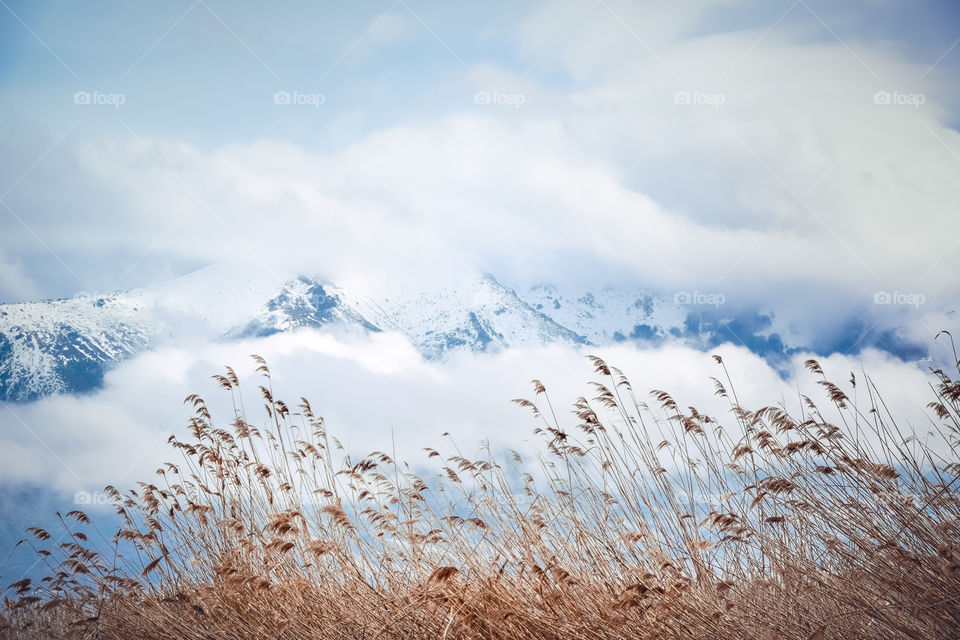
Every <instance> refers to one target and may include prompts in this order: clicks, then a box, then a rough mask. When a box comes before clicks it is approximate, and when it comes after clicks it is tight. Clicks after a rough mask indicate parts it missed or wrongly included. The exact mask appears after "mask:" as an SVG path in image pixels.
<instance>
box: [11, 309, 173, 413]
mask: <svg viewBox="0 0 960 640" xmlns="http://www.w3.org/2000/svg"><path fill="white" fill-rule="evenodd" d="M168 330H169V328H168V327H167V326H166V325H164V324H163V323H162V322H159V321H158V320H156V319H155V318H153V317H152V316H151V315H150V314H149V313H146V312H144V310H143V308H142V307H141V306H140V305H139V304H138V303H137V302H136V301H135V300H131V299H129V298H125V297H123V296H103V297H87V296H84V297H79V298H71V299H68V300H52V301H46V302H29V303H22V304H6V305H0V399H2V400H4V401H7V400H32V399H35V398H38V397H40V396H43V395H47V394H50V393H58V392H73V391H87V390H89V389H93V388H96V387H97V386H99V385H100V383H101V381H102V379H103V373H104V370H105V367H106V366H107V365H108V364H109V363H111V362H115V361H118V360H122V359H124V358H127V357H130V356H132V355H134V354H136V353H139V352H140V351H143V350H144V349H146V348H148V347H149V346H150V344H151V343H152V341H153V340H154V339H155V338H157V337H159V336H161V335H163V334H165V333H166V332H168Z"/></svg>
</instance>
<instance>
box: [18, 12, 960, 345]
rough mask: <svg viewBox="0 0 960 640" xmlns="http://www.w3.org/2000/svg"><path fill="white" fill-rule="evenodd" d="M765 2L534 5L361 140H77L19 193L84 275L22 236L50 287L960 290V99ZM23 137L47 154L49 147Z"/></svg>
mask: <svg viewBox="0 0 960 640" xmlns="http://www.w3.org/2000/svg"><path fill="white" fill-rule="evenodd" d="M750 8H753V9H756V5H754V4H751V3H739V2H731V3H729V4H728V5H726V6H725V8H722V9H718V8H716V7H713V6H711V7H708V5H707V3H702V4H701V3H698V4H689V5H688V4H685V5H684V6H683V7H681V8H676V7H673V8H662V7H661V8H656V7H649V6H642V7H640V6H637V5H634V4H631V3H619V2H609V3H602V4H600V5H591V4H590V3H578V2H568V3H563V4H561V5H557V6H554V5H552V4H551V5H550V6H549V7H546V6H543V7H540V8H535V9H533V10H531V11H530V12H529V14H528V15H527V17H526V19H524V20H521V21H519V22H518V23H517V25H516V26H515V30H516V31H515V40H514V42H513V43H512V44H513V46H514V47H515V49H514V50H513V51H506V52H503V54H504V55H503V56H502V57H506V58H507V59H509V61H510V62H509V63H508V62H507V61H506V60H497V58H496V56H492V55H491V54H490V53H489V52H485V53H483V54H481V53H478V52H474V57H469V56H468V58H467V59H466V60H464V65H465V68H464V67H457V71H456V72H455V73H448V74H446V75H444V76H442V77H440V78H438V79H436V80H433V81H432V82H429V83H427V84H428V86H426V88H425V92H426V93H425V95H424V96H423V100H424V102H425V103H429V104H430V111H429V112H428V113H424V112H419V113H418V112H417V111H415V110H413V111H411V110H410V109H409V107H410V105H409V104H407V103H404V104H405V105H406V107H404V109H406V110H401V111H399V112H398V113H397V114H395V117H393V118H392V119H390V120H389V121H380V122H372V123H368V124H369V126H367V127H365V130H366V132H365V133H363V134H359V135H347V134H344V133H342V132H341V131H340V130H339V129H338V123H341V122H343V121H344V120H343V119H344V118H347V119H349V118H350V117H351V116H350V115H349V114H346V113H344V112H343V111H342V107H340V109H341V111H337V108H338V107H337V106H336V105H335V104H325V105H324V109H323V110H315V109H312V108H310V109H305V110H295V109H289V108H286V107H284V106H283V105H280V106H277V105H274V107H276V108H275V109H274V110H273V111H272V112H271V114H270V117H271V118H272V119H273V120H274V122H275V123H277V122H284V121H286V120H287V119H289V118H293V117H294V116H293V115H292V114H294V113H295V114H296V118H295V119H297V120H298V121H301V120H303V119H304V118H305V119H306V120H305V121H306V122H309V126H310V128H311V130H316V131H323V132H326V133H325V135H327V134H328V135H327V142H328V144H326V145H316V144H312V143H307V142H303V141H300V140H293V139H290V138H287V139H284V137H283V136H280V135H274V133H270V131H273V130H272V129H268V133H267V134H266V135H265V136H264V137H263V138H262V139H259V140H256V141H254V140H253V139H252V138H251V139H250V140H248V141H247V142H236V141H234V142H220V143H216V144H201V143H199V142H197V141H195V140H191V139H190V137H189V136H184V137H182V138H179V137H171V136H164V135H155V136H152V135H148V134H147V133H144V132H138V133H135V134H134V133H131V132H132V131H133V129H131V128H130V127H126V128H123V127H121V128H119V129H118V131H119V133H118V134H115V135H112V136H106V135H102V134H101V133H100V132H98V134H97V135H96V136H87V137H84V136H79V135H78V136H72V137H70V138H69V139H68V140H66V141H64V142H63V143H61V144H60V145H57V146H55V148H53V149H52V150H51V151H50V153H49V154H48V155H47V156H46V157H45V158H44V160H43V162H41V163H40V164H39V165H37V166H36V167H35V168H34V169H33V170H32V171H31V172H30V173H29V174H28V175H27V176H26V177H25V178H24V179H23V181H22V183H19V184H18V185H17V186H16V189H15V190H14V191H13V192H12V194H11V195H10V197H9V198H8V200H9V201H10V204H11V206H12V207H13V208H14V209H15V210H17V211H19V212H21V215H22V216H23V217H24V219H25V220H26V221H27V223H28V224H29V226H30V228H31V229H33V230H34V231H35V232H36V234H37V236H39V237H40V238H42V239H43V241H44V242H45V243H46V244H47V245H48V246H50V247H51V248H52V250H53V251H54V252H55V253H56V254H57V255H58V256H60V257H61V258H62V259H63V260H64V262H65V263H66V264H68V265H70V267H71V268H72V271H73V272H75V273H77V274H79V275H80V280H81V282H76V281H75V280H74V278H73V277H72V276H71V275H70V274H67V273H61V274H60V275H59V276H57V277H54V276H53V275H52V274H54V273H55V272H58V270H60V271H62V269H60V265H59V263H53V264H47V263H50V262H51V261H50V259H49V254H48V253H47V251H46V250H45V249H44V248H43V247H42V246H40V245H39V244H38V243H37V241H36V239H35V238H34V237H33V236H32V235H31V234H29V233H28V232H27V231H26V230H25V229H22V228H19V227H17V226H16V225H13V224H12V221H10V220H8V221H7V222H4V223H3V224H4V225H7V224H10V226H9V231H10V233H9V234H8V235H6V236H5V237H6V241H5V245H4V246H3V249H4V251H5V252H6V253H7V254H8V255H9V256H11V257H12V259H14V260H15V261H17V262H19V263H21V264H23V265H24V267H23V268H24V270H25V271H26V272H27V273H29V274H30V276H31V279H33V280H34V281H36V282H37V283H38V284H37V287H38V289H39V290H40V291H42V292H44V294H45V295H52V294H53V295H63V294H65V293H69V292H71V291H75V290H77V289H84V290H110V289H115V288H124V287H128V286H133V285H136V284H143V283H147V282H150V281H151V280H154V281H155V280H158V279H161V278H162V277H166V276H168V275H172V274H174V273H176V272H178V271H180V272H183V271H186V270H188V269H190V268H192V267H196V266H200V265H202V264H204V263H208V262H211V261H215V260H223V259H227V260H235V261H243V262H247V263H252V264H256V265H258V266H259V267H260V268H262V269H263V270H265V271H268V272H275V273H276V274H277V275H278V277H287V276H289V275H291V274H292V273H295V272H297V271H302V272H311V273H318V272H319V273H323V274H325V275H327V276H328V277H330V278H331V279H333V280H338V279H344V278H359V277H362V278H368V279H380V280H384V279H391V278H392V279H394V280H397V281H404V280H405V281H407V282H417V281H422V280H424V279H426V278H430V277H436V276H437V274H444V275H445V276H446V277H452V278H457V277H464V276H465V275H466V274H470V275H471V276H472V274H473V273H475V272H477V271H491V272H494V273H495V274H497V275H498V277H500V278H501V279H502V280H504V281H505V282H507V283H509V284H516V285H518V286H519V285H523V284H528V283H533V282H538V281H548V282H553V283H556V284H560V285H565V284H566V285H571V286H598V285H603V284H623V283H627V284H631V285H637V286H644V287H648V288H651V289H657V290H662V291H667V292H669V291H674V290H680V289H682V290H694V289H696V290H709V291H716V292H721V293H723V294H724V295H725V297H726V299H727V300H728V302H729V303H730V305H731V307H733V306H750V305H759V306H762V307H765V308H769V309H774V310H776V312H777V313H778V314H780V316H781V318H782V319H783V320H784V321H785V322H786V323H787V324H790V325H794V326H795V327H797V328H798V332H800V333H802V332H806V333H808V334H811V335H812V334H815V333H817V332H819V331H821V330H824V329H830V328H831V327H828V326H827V325H830V324H831V323H833V324H837V323H842V322H845V321H846V319H847V318H849V317H850V316H861V317H862V316H868V315H873V314H876V313H877V312H878V309H876V308H875V306H874V305H873V295H874V294H875V293H876V292H878V291H895V290H896V291H902V292H908V293H919V294H922V295H924V297H925V299H926V300H927V306H926V310H928V311H930V310H934V309H936V313H942V312H943V311H944V310H945V309H949V308H951V307H952V306H954V305H955V303H956V297H957V293H958V292H957V288H956V284H955V282H954V281H953V279H952V277H951V276H952V274H953V273H954V272H955V271H956V268H957V267H958V266H960V264H958V261H960V250H957V247H956V244H955V239H956V237H957V236H958V235H960V219H958V218H957V217H956V216H955V215H953V203H954V202H955V200H956V195H957V193H958V192H960V174H958V173H957V172H956V171H955V170H953V167H954V166H955V163H956V162H957V159H956V157H955V153H954V152H953V151H952V150H954V149H960V134H958V133H957V132H956V131H955V130H954V129H952V128H951V127H950V126H948V124H947V123H948V122H949V121H950V118H951V114H952V113H954V112H955V106H956V98H957V96H956V92H955V90H953V89H952V88H951V85H950V84H949V83H948V82H945V77H944V75H943V73H942V72H941V70H940V69H939V68H937V67H934V68H932V69H930V70H929V72H928V65H927V64H920V63H917V62H913V61H910V60H909V59H908V58H907V57H906V56H905V55H904V54H903V52H902V51H900V50H898V49H895V48H893V47H892V46H890V45H889V43H886V42H882V41H878V40H875V39H874V40H871V39H868V38H865V37H863V38H855V37H850V36H848V34H846V33H844V36H845V39H844V41H843V42H839V41H837V40H836V39H835V38H834V37H833V36H831V34H830V32H829V31H828V30H827V29H825V28H824V27H823V25H822V24H820V23H819V21H818V20H817V15H813V14H811V13H810V11H809V10H807V9H805V8H804V7H803V6H799V5H798V6H796V7H794V8H793V9H791V11H789V12H788V13H787V14H785V15H784V16H783V20H782V21H781V22H778V23H777V25H776V28H774V29H771V30H769V31H767V29H766V28H767V27H768V26H769V23H772V22H773V21H774V18H776V17H777V16H771V17H770V21H769V23H768V22H766V21H765V14H764V16H760V14H756V15H757V16H760V17H755V18H754V19H751V20H745V19H741V20H740V21H739V22H738V20H737V19H736V16H740V15H748V14H750V15H753V14H751V13H750V12H749V11H747V10H748V9H750ZM588 9H589V10H588ZM711 12H719V13H718V15H719V14H722V15H724V16H727V17H728V19H727V20H725V21H721V22H711V21H708V20H706V17H708V16H709V15H713V13H711ZM724 12H729V13H724ZM738 12H743V13H738ZM761 13H762V12H761ZM818 15H819V14H818ZM730 16H733V17H730ZM374 17H376V16H374ZM826 17H827V18H829V17H830V16H829V15H827V16H826ZM361 22H362V24H365V25H366V26H367V27H370V26H371V25H373V27H375V28H374V29H373V30H371V32H370V33H369V34H368V37H369V38H370V39H371V40H370V42H369V43H367V42H366V39H365V40H364V43H366V45H369V47H372V48H373V52H368V53H367V54H365V55H373V53H375V52H377V51H381V52H386V51H389V49H390V46H392V45H390V43H391V42H393V41H394V39H396V38H401V37H402V38H405V39H408V38H414V37H415V36H414V34H415V33H419V30H420V29H421V27H422V25H420V24H419V22H417V21H416V20H415V18H414V17H412V16H411V15H408V13H407V12H400V13H396V14H394V13H390V14H388V15H386V16H383V17H382V19H380V20H379V21H376V22H374V20H373V18H371V19H370V20H367V21H366V22H363V21H361ZM740 22H743V23H744V24H743V25H741V24H740ZM358 24H359V23H358ZM714 24H717V25H719V26H711V25H714ZM358 28H359V27H358ZM381 31H382V33H381ZM441 31H442V30H441ZM362 32H363V29H361V33H362ZM378 34H379V35H378ZM381 36H383V37H382V38H381ZM559 36H562V37H559ZM420 37H423V38H429V39H430V42H431V43H432V44H433V45H436V46H440V45H439V43H437V42H436V40H435V38H433V36H430V34H429V32H424V33H421V34H420ZM438 37H441V39H443V38H442V35H440V34H438ZM275 44H276V43H275ZM458 48H459V47H458ZM471 51H472V50H471ZM383 55H386V54H385V53H383ZM377 60H378V59H371V60H370V61H369V64H373V65H375V64H377ZM359 80H361V79H358V83H359V84H362V82H359ZM423 80H424V78H420V79H419V80H418V82H419V81H423ZM418 86H420V85H418ZM275 88H276V87H273V85H271V92H270V93H269V94H268V93H265V94H264V95H265V99H266V97H269V95H272V91H273V90H274V89H275ZM478 95H479V96H480V97H479V98H478V97H477V96H478ZM878 95H879V96H880V97H879V98H878V97H877V96H878ZM887 97H889V101H887V100H886V99H887ZM918 97H922V103H919V104H918V103H917V102H918V100H919V98H918ZM370 100H372V101H374V102H376V103H377V104H379V103H381V102H384V103H386V102H389V101H390V100H391V97H390V96H389V95H386V94H378V95H371V96H370ZM487 100H489V102H487ZM288 106H289V105H287V107H288ZM239 108H243V105H242V104H241V105H239ZM124 122H126V120H124ZM348 128H349V127H348ZM350 130H351V131H354V130H353V129H350ZM250 143H252V144H250ZM7 144H8V145H9V147H10V150H11V151H12V152H15V154H14V155H17V156H18V157H19V156H23V157H25V158H30V157H33V156H31V154H30V153H28V150H29V149H32V148H36V150H37V153H36V154H33V155H39V153H40V151H41V150H43V149H45V148H48V147H49V146H50V140H35V139H31V141H30V143H29V144H26V143H21V142H20V141H17V140H14V139H11V140H8V141H7ZM19 170H22V167H20V166H19V165H17V166H11V167H10V168H9V173H10V175H11V176H15V175H16V172H17V171H19ZM53 183H56V184H57V185H58V188H57V189H54V190H51V189H49V187H48V185H49V184H53ZM11 281H13V282H16V280H11ZM71 287H72V289H71ZM17 290H18V291H20V293H19V294H18V295H21V296H22V295H25V293H24V292H25V291H28V289H23V287H22V286H19V287H18V289H17ZM51 292H52V293H51ZM810 300H815V301H817V304H816V305H815V306H816V307H817V308H818V309H823V308H829V309H830V311H831V312H830V313H821V312H820V311H811V305H810V304H809V301H810ZM879 311H886V310H879ZM931 312H932V311H931ZM915 315H916V314H915ZM924 322H926V323H927V324H928V325H931V321H928V320H924ZM908 323H912V325H913V326H914V328H912V329H911V331H914V330H916V329H915V327H916V326H917V325H919V323H918V322H917V320H916V318H908ZM931 326H933V325H931ZM935 328H940V327H939V326H936V327H935ZM832 329H834V330H835V329H836V327H832ZM923 333H925V334H929V333H930V331H928V330H927V329H926V328H924V329H923Z"/></svg>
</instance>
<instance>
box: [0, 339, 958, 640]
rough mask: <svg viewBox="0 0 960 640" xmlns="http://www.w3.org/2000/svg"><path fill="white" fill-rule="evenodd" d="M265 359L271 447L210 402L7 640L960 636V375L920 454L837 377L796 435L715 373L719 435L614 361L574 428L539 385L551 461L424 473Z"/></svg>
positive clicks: (229, 372)
mask: <svg viewBox="0 0 960 640" xmlns="http://www.w3.org/2000/svg"><path fill="white" fill-rule="evenodd" d="M254 358H255V359H256V361H257V365H258V367H257V371H258V372H259V374H260V375H261V376H262V377H263V380H262V385H261V386H259V395H260V397H261V398H262V400H263V403H264V412H265V419H264V420H263V421H262V422H261V424H259V425H258V426H254V425H253V424H251V423H250V422H248V420H247V418H246V416H247V412H246V411H245V410H244V406H243V399H244V398H243V395H242V394H241V385H240V381H239V380H238V378H237V375H236V374H235V372H234V371H233V369H231V368H229V367H228V368H227V369H226V372H225V374H224V375H218V376H214V378H215V379H216V381H217V382H218V384H219V386H220V387H221V388H222V389H223V390H224V391H225V392H226V393H229V394H230V396H231V397H232V399H233V407H234V414H233V419H232V422H231V423H230V424H222V425H218V424H215V422H214V420H213V419H212V417H211V412H210V410H209V409H208V406H207V404H206V403H205V402H204V400H203V399H202V398H201V397H199V396H196V395H191V396H189V397H188V398H187V402H188V403H189V404H191V405H192V407H193V408H194V409H195V416H194V417H193V418H192V419H191V420H190V435H191V438H190V440H189V442H183V441H180V440H177V439H175V438H173V437H171V444H172V446H173V447H174V449H175V451H176V453H177V455H178V456H179V458H178V460H176V461H175V462H170V463H167V464H165V465H164V466H163V467H161V468H160V469H158V470H157V477H156V478H155V479H154V480H153V481H150V482H141V483H138V484H137V487H136V488H135V489H134V490H130V491H127V492H126V493H121V492H120V491H118V490H117V489H115V488H113V487H107V489H106V491H107V493H108V495H109V496H110V497H111V500H112V502H113V506H114V507H115V508H116V511H117V513H118V514H119V516H120V518H121V519H122V521H123V523H124V524H123V526H122V528H120V529H119V530H118V531H116V532H115V533H114V534H113V535H111V536H105V535H101V533H100V531H99V529H98V527H97V526H96V522H95V521H91V519H90V518H89V517H88V515H87V514H86V513H84V512H82V511H72V512H70V513H68V514H66V515H65V516H64V517H63V518H61V521H62V523H63V528H64V531H63V534H64V535H65V541H64V542H62V543H57V541H56V538H57V537H58V533H57V532H53V533H51V532H49V531H46V530H43V529H39V528H33V529H30V530H29V534H30V535H29V539H28V541H27V543H26V544H29V545H30V546H31V547H32V548H33V549H34V550H35V551H36V553H37V554H39V557H40V559H41V560H42V562H43V563H44V565H45V566H46V567H48V569H49V576H48V577H46V578H44V579H43V580H42V581H40V582H39V583H34V582H31V581H30V580H29V579H24V580H20V581H18V582H16V583H14V584H12V585H10V588H9V589H8V591H7V597H6V598H5V603H4V604H5V606H4V607H3V610H2V614H0V625H2V630H0V636H2V637H4V638H27V639H39V638H51V637H54V638H111V639H132V638H141V639H145V640H154V639H156V640H160V639H164V640H166V639H169V638H177V639H184V640H194V639H195V640H209V639H216V640H220V639H224V640H227V639H230V640H234V639H235V640H240V639H253V638H257V639H260V638H271V639H289V640H294V639H304V640H306V639H324V638H330V639H333V638H337V639H340V638H377V639H392V638H396V639H401V638H403V639H409V638H414V639H420V638H423V639H431V640H434V639H437V638H449V639H454V638H457V639H468V638H471V639H472V638H478V639H492V638H498V639H499V638H505V639H512V638H516V639H527V638H543V639H548V638H549V639H559V638H588V639H593V638H595V639H598V640H599V639H604V640H607V639H610V640H613V639H620V638H623V639H627V638H631V639H632V638H651V639H652V638H666V639H672V638H683V639H685V640H689V639H691V638H731V639H733V638H736V639H741V638H763V639H771V640H772V639H775V638H776V639H779V638H812V639H824V638H918V639H919V638H948V637H960V496H958V491H957V487H958V476H960V460H958V456H957V451H958V448H957V444H958V436H960V381H956V380H954V379H952V377H951V375H950V374H948V373H945V372H943V371H939V370H938V371H934V372H933V373H932V376H933V377H932V380H931V382H932V385H931V387H932V393H933V398H932V401H931V402H930V404H929V405H928V407H929V409H930V424H929V425H927V427H929V431H931V432H932V435H927V436H924V439H919V438H918V437H916V436H915V435H914V434H913V429H912V428H910V429H908V428H907V427H906V425H901V424H897V422H896V420H895V417H894V416H893V415H891V413H890V412H889V411H887V409H886V406H885V405H884V403H883V401H882V399H881V397H880V395H879V394H878V393H877V390H876V388H875V387H874V385H873V384H872V382H871V381H870V380H869V379H865V380H858V379H857V378H856V377H854V376H852V375H851V379H850V381H849V384H848V385H846V386H845V388H846V389H847V391H844V389H843V388H841V386H840V385H837V384H835V383H833V382H831V381H829V380H827V378H826V377H825V376H824V373H823V370H822V369H821V367H820V365H819V364H818V363H817V362H816V361H814V360H810V361H808V362H807V369H808V370H809V374H810V375H812V376H815V377H816V379H817V381H818V382H819V384H820V385H822V386H823V387H824V388H825V390H826V392H827V396H828V397H829V406H828V408H827V409H828V410H826V409H825V410H824V411H823V412H821V409H820V408H818V407H817V405H816V404H815V403H814V402H813V401H812V400H810V399H809V398H803V403H802V408H801V409H800V410H799V411H798V412H795V413H794V414H791V413H790V412H788V411H787V409H785V408H784V407H782V406H765V407H759V408H756V409H748V408H746V407H743V406H741V405H740V403H739V401H738V400H737V396H736V392H735V390H734V387H733V385H732V384H731V382H730V378H729V376H728V375H727V372H726V368H725V366H724V364H723V361H722V360H721V358H720V357H718V356H714V358H715V360H716V362H717V364H718V366H719V370H720V371H722V376H721V378H722V379H716V378H715V379H713V384H714V386H715V391H716V394H717V395H718V396H720V397H721V398H724V399H726V400H727V401H728V402H729V407H730V418H729V419H728V420H725V421H721V420H719V419H716V418H713V417H710V416H708V415H705V414H703V413H700V412H699V411H698V410H697V409H696V408H694V407H689V408H687V409H684V408H682V407H681V406H680V405H679V404H678V403H677V401H675V400H674V398H673V397H672V396H671V395H670V394H668V393H667V392H664V391H654V392H652V394H651V396H652V399H653V401H652V402H651V403H650V404H649V405H648V404H646V403H644V402H642V401H641V400H640V399H639V398H638V397H637V396H636V394H635V392H634V390H633V388H632V387H631V385H630V383H629V381H628V380H627V378H626V377H625V376H624V375H623V374H622V373H621V372H620V371H619V370H617V369H616V368H614V367H612V366H609V365H607V364H606V363H605V362H604V361H603V360H601V359H599V358H595V357H592V358H591V360H592V363H593V366H594V368H595V371H596V373H597V374H598V378H599V379H598V380H597V381H596V382H593V383H592V387H593V394H592V395H593V397H592V399H587V398H583V397H581V398H578V399H577V400H576V402H575V404H574V405H573V409H574V411H573V415H574V416H575V420H570V421H569V422H572V424H570V425H567V424H566V422H568V421H567V420H561V419H559V418H558V416H557V414H556V413H555V412H554V409H553V406H552V405H551V403H550V400H549V398H548V396H547V393H546V389H545V388H544V386H543V385H542V384H541V383H540V382H538V381H534V382H533V385H534V396H533V398H532V399H530V400H515V401H514V402H516V403H517V404H519V405H521V406H522V407H524V408H526V409H527V410H530V411H531V412H532V413H533V415H534V418H535V419H536V420H537V421H538V424H539V426H538V428H537V429H536V433H537V435H538V436H539V437H538V439H537V443H538V445H537V447H538V449H537V451H538V453H537V455H535V456H532V457H531V458H530V460H529V462H524V460H523V458H522V457H521V455H520V454H519V453H517V452H504V453H503V454H501V452H497V451H492V450H491V448H490V447H489V446H486V447H482V448H481V450H480V453H479V454H478V455H477V456H476V457H475V458H473V459H471V458H467V457H465V456H464V455H463V454H462V452H460V451H459V449H458V448H457V446H456V444H455V443H454V442H453V441H452V440H449V441H447V443H446V444H445V445H444V447H445V448H446V449H447V451H441V450H439V449H435V448H426V449H425V452H426V455H427V458H428V460H427V461H426V462H425V463H424V465H422V466H421V467H418V468H417V469H418V472H417V473H415V472H414V469H413V468H411V467H410V466H409V465H408V464H405V463H403V462H399V461H397V460H395V459H394V458H395V456H394V455H388V454H387V453H384V452H380V451H375V452H373V453H371V454H370V455H368V456H366V457H364V458H362V459H360V460H354V459H351V457H350V455H349V454H348V452H346V451H345V450H344V448H343V447H342V446H341V445H340V443H339V442H338V441H337V440H336V439H335V438H334V437H333V435H332V434H331V433H330V432H329V431H328V429H327V425H326V424H325V423H324V421H323V419H322V418H320V417H319V416H318V415H316V414H315V413H314V411H313V409H312V408H311V406H310V404H309V403H308V402H307V401H306V400H301V402H300V404H299V406H298V407H297V409H296V410H292V409H291V408H290V407H289V406H288V405H287V404H286V403H284V402H283V401H282V400H279V399H277V398H275V397H274V395H273V390H272V387H271V384H270V370H269V368H268V367H267V364H266V362H264V361H263V359H262V358H259V357H257V356H254ZM958 367H960V365H958ZM851 389H853V391H852V392H851V391H850V390H851ZM848 393H850V394H851V395H854V394H855V395H856V396H857V397H858V398H859V400H860V401H863V399H864V398H866V406H865V407H864V406H858V404H857V402H856V401H852V400H851V399H850V397H849V396H848V395H847V394H848ZM828 414H829V418H828ZM723 422H726V424H723ZM501 458H502V459H501ZM434 459H435V460H434ZM431 465H435V466H431ZM423 469H426V470H425V471H423ZM4 586H6V585H4Z"/></svg>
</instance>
